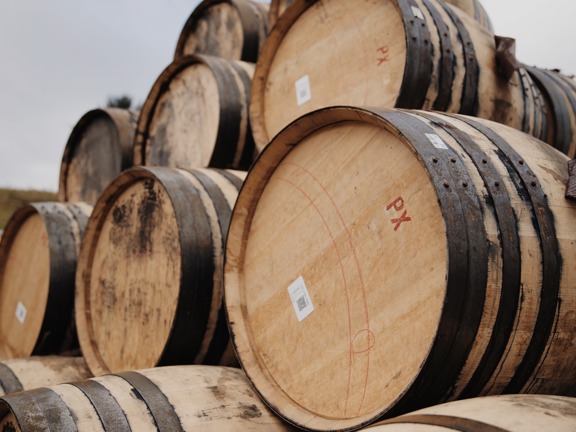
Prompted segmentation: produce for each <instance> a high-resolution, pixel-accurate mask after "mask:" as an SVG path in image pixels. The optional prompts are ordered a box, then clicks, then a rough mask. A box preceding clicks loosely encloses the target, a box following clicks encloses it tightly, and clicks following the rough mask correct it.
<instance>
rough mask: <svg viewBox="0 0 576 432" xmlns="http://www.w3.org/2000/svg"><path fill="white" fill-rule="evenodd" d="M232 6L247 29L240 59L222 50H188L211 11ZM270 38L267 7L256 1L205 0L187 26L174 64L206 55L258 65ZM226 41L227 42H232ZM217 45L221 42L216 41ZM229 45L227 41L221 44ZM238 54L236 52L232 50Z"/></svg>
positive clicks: (193, 12)
mask: <svg viewBox="0 0 576 432" xmlns="http://www.w3.org/2000/svg"><path fill="white" fill-rule="evenodd" d="M221 3H224V4H229V5H230V7H231V8H234V9H235V10H236V13H237V14H238V18H239V19H240V24H241V27H242V29H243V40H242V47H241V49H240V53H239V54H237V55H234V54H232V53H231V52H228V53H224V52H223V51H222V50H220V49H213V50H210V49H208V50H200V51H199V50H194V51H192V50H190V49H188V48H187V46H186V45H187V41H188V39H189V38H190V37H191V36H192V35H193V34H194V27H195V26H196V25H197V24H198V22H199V21H200V20H201V19H202V18H203V17H204V15H205V14H206V13H207V12H208V11H209V10H210V8H211V7H213V6H215V5H218V4H221ZM267 34H268V10H267V5H266V4H263V3H259V2H255V1H252V0H204V1H202V2H201V3H200V4H199V5H198V6H196V8H195V9H194V10H193V11H192V14H191V15H190V17H189V18H188V20H187V21H186V23H185V24H184V27H183V28H182V30H181V32H180V35H179V37H178V41H177V44H176V49H175V53H174V60H177V59H179V58H180V57H182V56H185V55H190V54H206V55H212V56H216V57H222V58H226V59H228V60H242V61H246V62H250V63H256V61H257V60H258V55H259V52H260V49H261V47H262V44H263V43H264V41H265V40H266V36H267ZM230 41H231V40H229V41H226V42H230ZM214 42H219V41H218V40H215V41H214ZM220 42H225V41H220ZM232 51H234V50H232Z"/></svg>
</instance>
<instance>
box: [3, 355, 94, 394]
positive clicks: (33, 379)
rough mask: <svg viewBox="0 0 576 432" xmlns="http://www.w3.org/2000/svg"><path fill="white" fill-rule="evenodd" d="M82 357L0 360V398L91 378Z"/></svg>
mask: <svg viewBox="0 0 576 432" xmlns="http://www.w3.org/2000/svg"><path fill="white" fill-rule="evenodd" d="M91 376H92V374H91V373H90V371H89V370H88V367H87V366H86V362H85V361H84V359H83V358H82V357H68V356H34V357H26V358H19V359H10V360H3V361H0V396H3V395H5V394H8V393H16V392H21V391H25V390H32V389H35V388H38V387H46V386H50V385H55V384H61V383H65V382H70V381H80V380H84V379H87V378H90V377H91Z"/></svg>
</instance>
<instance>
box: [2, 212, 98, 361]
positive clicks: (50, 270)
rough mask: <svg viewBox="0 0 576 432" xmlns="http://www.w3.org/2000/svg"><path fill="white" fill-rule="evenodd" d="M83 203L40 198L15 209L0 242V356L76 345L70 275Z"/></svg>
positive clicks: (44, 352)
mask: <svg viewBox="0 0 576 432" xmlns="http://www.w3.org/2000/svg"><path fill="white" fill-rule="evenodd" d="M91 210H92V208H91V207H90V206H88V205H87V204H83V203H77V204H71V203H57V202H42V203H33V204H29V205H26V206H24V207H21V208H20V209H19V210H17V211H16V212H15V213H14V214H13V216H12V217H11V218H10V220H9V221H8V223H7V224H6V227H5V231H4V235H3V236H2V241H1V242H0V359H6V358H18V357H28V356H31V355H48V354H57V353H61V352H65V351H69V350H73V349H76V348H77V347H78V341H77V339H76V331H75V327H74V316H73V308H74V278H75V274H76V265H77V256H78V253H79V250H80V242H81V239H82V235H83V231H84V227H85V225H86V222H87V220H88V217H89V215H90V212H91Z"/></svg>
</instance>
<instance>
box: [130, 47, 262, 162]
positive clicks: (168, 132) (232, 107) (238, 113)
mask: <svg viewBox="0 0 576 432" xmlns="http://www.w3.org/2000/svg"><path fill="white" fill-rule="evenodd" d="M253 71H254V65H253V64H251V63H245V62H240V61H228V60H224V59H221V58H217V57H212V56H203V55H194V56H185V57H181V58H179V59H178V60H175V61H174V62H173V63H172V64H170V65H169V66H168V67H167V68H166V69H165V70H164V71H163V72H162V74H161V75H160V76H159V77H158V79H157V80H156V82H155V83H154V85H153V87H152V89H151V90H150V93H149V95H148V97H147V98H146V101H145V102H144V105H143V106H142V109H141V114H140V118H139V120H138V127H137V131H136V138H135V142H134V164H135V165H154V166H170V167H178V168H184V169H195V168H205V167H208V166H209V167H214V168H230V169H248V167H249V166H250V164H251V163H252V160H253V159H254V140H253V138H252V132H251V129H250V125H249V121H248V106H249V103H250V87H251V79H252V73H253Z"/></svg>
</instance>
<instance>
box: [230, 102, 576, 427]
mask: <svg viewBox="0 0 576 432" xmlns="http://www.w3.org/2000/svg"><path fill="white" fill-rule="evenodd" d="M339 109H345V108H335V110H339ZM327 110H330V108H329V109H327ZM320 111H322V110H319V111H318V112H317V113H319V112H320ZM368 113H369V114H368V115H371V114H372V113H370V111H368ZM392 114H394V113H392ZM377 115H382V112H379V113H378V114H377ZM386 116H387V117H386V118H388V120H391V119H393V118H394V116H393V115H390V113H388V112H387V113H386ZM401 116H402V114H398V117H401ZM415 116H416V115H415ZM418 116H422V117H425V115H424V114H418ZM438 116H440V117H442V120H437V119H436V120H433V121H432V123H434V122H438V121H439V122H440V123H443V122H446V123H445V124H448V125H450V120H449V119H450V117H448V116H442V115H440V114H438ZM305 117H306V116H305ZM305 117H303V118H302V119H299V120H298V121H296V122H294V123H293V124H292V125H291V126H289V127H288V128H286V129H285V130H284V131H283V132H282V133H281V134H279V135H278V136H277V137H276V138H275V140H274V141H283V138H284V139H285V140H286V141H283V144H286V143H288V142H290V143H291V144H290V147H292V146H294V145H295V143H298V140H299V138H301V137H302V136H304V134H305V132H302V131H299V129H298V123H300V126H302V129H305V128H308V132H310V131H313V130H315V129H316V128H320V127H321V124H322V121H323V120H322V117H321V116H318V118H319V119H320V120H318V119H314V118H312V117H313V116H310V118H308V119H306V118H305ZM453 117H454V119H456V118H458V119H460V117H458V116H453ZM349 118H350V119H356V117H354V116H350V117H349ZM340 120H341V119H340ZM470 120H471V119H470ZM458 121H459V120H458ZM458 121H456V123H457V122H458ZM466 121H468V120H466ZM392 123H394V122H393V121H392ZM479 123H488V124H489V122H482V121H479ZM303 125H305V126H303ZM395 127H397V125H396V126H395ZM475 127H479V128H480V130H482V124H480V125H477V124H475ZM451 128H453V129H457V127H454V126H449V127H448V130H450V129H451ZM506 129H507V128H505V127H502V126H500V127H499V132H501V131H505V130H506ZM401 130H402V134H404V135H406V136H409V134H410V128H408V127H405V128H403V129H401ZM512 132H514V133H517V132H516V131H509V133H510V134H512ZM299 134H301V135H299ZM528 140H530V138H528ZM274 141H273V143H274ZM534 141H536V140H534ZM269 147H273V146H272V145H271V146H269ZM283 151H284V150H282V149H281V145H278V146H277V147H275V148H274V149H268V148H267V149H266V150H265V152H268V153H263V155H261V159H262V158H264V159H265V158H266V155H267V154H272V156H270V158H272V160H274V158H279V159H278V160H281V159H282V158H283V156H280V154H281V153H279V152H283ZM285 151H290V150H285ZM549 153H550V154H553V153H554V151H552V150H550V151H549ZM554 157H556V158H559V157H560V156H559V155H558V154H556V155H554ZM508 163H512V164H513V166H514V167H515V168H513V169H516V170H518V172H520V173H521V174H520V176H521V177H522V178H523V180H522V181H527V182H531V181H532V182H533V183H534V186H533V187H535V188H536V186H538V187H541V186H539V185H537V183H538V181H537V180H536V181H534V179H535V175H534V174H533V173H532V171H530V169H529V168H527V167H525V166H524V165H523V164H524V162H522V160H519V159H518V158H517V157H516V156H513V155H512V156H511V160H510V162H508ZM531 163H535V161H534V160H533V161H531ZM262 164H263V165H264V163H262ZM263 170H264V171H263ZM270 170H272V171H273V170H274V167H273V166H272V167H269V168H268V171H266V168H264V166H263V167H262V169H260V167H259V166H258V163H257V164H256V165H255V166H254V167H253V168H252V170H251V172H252V171H253V172H256V173H257V174H255V175H256V176H262V175H265V176H267V175H270V172H271V171H270ZM541 173H542V172H540V174H541ZM460 174H461V173H460ZM504 174H505V173H504ZM458 177H459V175H456V176H455V178H458ZM486 178H487V179H488V178H490V177H486ZM250 180H251V178H250V174H249V176H248V178H247V180H246V182H245V185H244V188H243V191H244V190H247V191H250V192H246V193H247V194H249V193H252V194H255V195H258V196H259V194H261V193H262V189H263V188H264V187H265V186H264V184H265V181H262V180H260V183H259V184H257V183H253V182H251V181H250ZM255 181H256V182H257V180H255ZM450 184H451V185H452V183H450ZM530 187H532V186H530ZM439 190H440V188H439ZM549 192H550V191H549V190H546V191H545V192H544V193H543V195H542V197H546V196H550V193H549ZM556 192H557V191H556ZM531 193H533V192H531ZM559 196H560V194H558V193H557V194H556V198H558V197H559ZM533 199H534V200H535V201H534V203H533V206H535V207H534V208H539V209H542V207H541V206H540V205H539V204H538V199H542V198H537V194H536V195H534V198H533ZM544 199H546V198H544ZM249 202H250V198H244V197H243V195H242V193H241V194H240V196H239V199H238V201H237V204H236V209H240V211H241V212H242V216H239V214H240V213H239V214H236V212H237V210H235V214H234V215H233V222H232V224H231V227H230V232H229V240H228V242H229V243H228V244H230V243H231V242H232V241H233V242H235V244H236V247H237V245H238V243H237V242H238V241H244V240H239V239H240V238H241V237H244V238H245V237H246V236H248V234H247V233H246V232H244V233H243V234H241V232H242V231H241V228H238V225H242V224H244V223H246V222H245V221H246V219H249V218H250V216H246V213H247V214H248V215H250V214H251V213H252V212H253V211H254V207H252V206H253V205H255V204H254V201H253V203H252V204H249ZM247 209H250V210H247ZM514 211H517V209H516V208H515V209H514ZM540 211H541V210H539V212H540ZM544 213H545V212H544ZM572 213H573V212H572ZM503 214H505V213H503ZM534 214H536V213H534ZM538 217H543V216H541V215H540V216H536V218H538ZM555 217H557V215H556V216H555ZM560 220H563V221H564V223H566V216H565V215H564V216H562V217H560ZM238 221H241V222H238ZM539 224H540V226H541V227H542V230H543V231H542V233H545V234H539V235H542V238H544V239H546V240H545V241H542V244H541V246H540V247H541V248H543V249H544V251H548V252H547V255H545V256H548V258H545V261H546V262H548V264H547V265H548V270H546V269H544V273H545V274H547V276H546V275H544V276H543V277H544V278H547V279H550V281H549V282H548V285H550V284H551V285H550V288H547V290H548V294H543V296H544V297H548V299H549V300H547V305H544V306H542V305H541V306H540V312H539V313H538V317H537V318H536V316H534V321H535V323H540V324H536V325H538V326H543V327H542V330H541V331H540V330H539V331H535V332H534V333H535V334H533V335H532V336H533V338H532V341H531V342H530V346H528V344H526V346H524V347H522V348H523V349H524V348H526V351H530V350H535V352H536V355H537V356H538V357H536V358H534V359H533V361H531V362H530V361H528V362H526V361H523V362H522V365H521V367H520V366H518V364H516V365H514V367H511V365H507V366H506V368H507V369H508V370H509V371H511V372H507V373H510V374H511V376H509V377H508V378H507V379H508V380H509V382H508V385H507V386H503V385H502V384H498V385H497V386H496V387H498V390H499V391H500V392H504V393H506V392H520V391H523V392H536V393H538V392H551V393H554V392H560V393H559V394H566V395H571V394H573V391H574V387H573V383H571V382H570V379H568V380H567V381H565V382H564V383H563V384H561V385H559V386H558V387H555V384H554V383H552V382H553V381H554V379H553V378H550V380H549V381H548V382H547V383H544V382H545V381H547V378H546V377H542V376H540V377H539V376H538V374H539V373H540V371H542V370H543V364H544V363H546V362H548V366H544V369H545V368H546V367H552V369H554V367H555V364H554V361H555V360H553V359H554V358H555V359H556V361H565V362H566V361H567V359H563V360H559V359H561V358H562V351H563V350H565V349H567V347H568V346H569V343H568V345H565V344H566V341H565V340H564V341H559V342H558V343H556V342H554V339H555V338H556V337H557V336H558V339H565V338H566V336H565V335H564V336H562V335H561V334H560V332H558V333H555V332H556V330H558V329H559V328H564V330H563V332H565V330H566V328H567V324H568V326H569V322H567V321H566V320H568V318H567V316H566V315H565V316H564V318H562V324H561V325H560V327H558V323H559V320H561V318H560V316H559V315H558V314H559V312H558V311H557V308H559V306H558V305H559V303H558V301H559V300H558V298H559V296H562V297H563V296H564V295H566V296H567V297H568V295H567V294H560V293H567V292H568V291H567V290H569V284H570V283H573V282H570V279H569V278H570V277H572V278H573V277H574V275H571V276H570V275H568V272H565V276H563V279H562V281H559V280H556V281H554V280H555V278H556V277H555V271H556V270H557V269H558V268H559V267H557V266H558V265H559V262H561V261H562V258H554V256H555V255H556V254H557V253H560V252H559V251H558V247H557V246H554V242H552V244H551V243H550V233H551V232H552V233H553V232H554V229H553V226H554V222H553V221H552V219H551V218H549V219H548V220H547V222H546V219H541V221H540V222H539ZM546 224H552V225H551V228H552V231H550V227H549V228H546ZM563 229H564V230H566V225H563ZM508 232H509V231H508ZM470 233H473V228H472V229H468V235H470ZM564 234H566V233H565V232H564ZM546 244H548V246H545V245H546ZM504 245H506V242H504ZM234 247H235V246H232V247H230V246H228V248H227V255H226V260H227V262H226V270H225V278H226V284H225V294H226V302H227V308H228V318H229V322H230V325H231V332H232V334H233V337H234V341H235V347H236V350H237V353H238V356H239V360H240V362H241V364H242V365H243V367H244V369H245V371H246V373H247V375H248V377H249V379H250V380H251V381H252V382H253V384H254V385H255V387H256V388H257V390H258V391H259V392H260V394H261V396H262V397H263V398H264V399H265V400H266V401H267V403H269V404H270V405H271V406H273V407H274V410H275V411H276V412H277V413H278V414H279V415H280V416H282V417H283V418H285V419H287V420H288V421H290V422H293V423H295V424H297V425H299V426H300V427H305V428H310V430H334V429H333V428H337V429H339V430H340V429H341V428H342V430H348V429H347V428H348V427H350V423H346V422H344V421H342V422H341V423H338V422H333V423H330V422H329V421H327V422H317V421H316V420H317V419H316V418H313V417H314V414H311V413H310V411H306V408H302V411H306V412H305V413H303V412H302V411H298V410H299V408H294V405H297V403H296V402H293V401H291V400H287V399H286V397H287V398H290V396H286V395H284V394H280V395H279V394H277V393H278V389H277V387H276V384H274V382H275V378H274V377H273V376H272V375H270V372H268V371H262V370H261V369H259V368H262V367H263V366H262V365H258V363H259V360H258V359H257V357H258V356H259V354H257V353H254V352H251V350H254V349H255V348H254V347H251V346H250V345H251V342H250V341H248V338H250V336H248V334H250V332H251V330H249V329H248V327H249V324H246V323H245V322H243V321H244V318H243V313H242V312H241V311H240V310H239V309H238V307H240V308H245V307H246V306H239V304H240V302H242V299H241V298H240V297H238V295H239V294H238V289H239V288H238V287H239V284H241V283H242V282H240V276H239V274H238V273H237V268H238V266H241V265H243V264H242V263H243V261H242V260H243V258H242V253H240V254H239V253H238V252H239V250H238V249H236V250H234ZM561 247H562V257H564V258H566V257H569V256H570V254H571V252H569V250H570V249H569V248H570V246H567V245H566V240H564V242H563V243H562V245H561ZM555 248H556V249H555ZM572 249H573V247H572ZM231 252H232V253H231ZM508 256H509V257H513V256H514V255H513V254H512V255H510V253H509V255H508ZM550 260H552V261H550ZM473 262H474V261H473V260H472V263H473ZM545 266H546V265H545ZM562 268H564V269H565V268H566V267H565V266H564V267H562ZM554 269H556V270H554ZM558 272H559V271H558ZM566 275H568V276H566ZM513 277H514V276H513ZM524 277H526V276H523V278H524ZM558 277H559V276H558ZM559 284H560V286H559ZM517 287H518V285H517ZM518 288H519V287H518ZM554 299H556V300H554ZM508 307H510V306H508ZM546 321H547V324H546V323H545V322H546ZM466 324H467V322H466ZM461 325H464V323H461ZM508 326H509V325H508ZM552 334H553V335H554V336H550V335H552ZM542 335H543V336H542ZM537 340H540V342H538V341H537ZM468 343H469V344H470V343H471V341H470V340H469V341H468ZM473 343H474V344H476V342H473ZM509 343H510V342H509ZM546 344H547V345H546ZM454 345H455V346H456V345H458V344H457V343H454ZM536 347H538V348H536ZM455 348H456V349H459V347H457V346H456V347H455ZM471 348H472V347H470V346H468V347H465V350H468V353H469V350H470V349H471ZM502 349H503V347H501V348H500V350H502ZM507 349H508V348H507ZM439 352H440V351H439ZM532 352H534V351H532ZM551 352H554V353H553V354H552V356H551V357H550V358H548V356H549V354H550V353H551ZM463 356H464V357H462V358H461V361H460V363H459V362H458V361H456V362H452V363H450V364H447V365H444V364H443V363H442V362H443V361H445V360H442V359H440V358H439V360H438V361H437V362H436V366H435V367H436V368H440V367H446V368H448V369H450V368H451V367H456V370H454V371H450V372H448V375H450V374H452V378H454V380H455V381H454V382H453V383H451V384H450V385H446V383H445V384H444V385H442V384H441V383H439V382H438V381H434V380H435V378H434V376H433V375H435V373H437V372H439V370H438V369H434V368H432V370H431V372H432V371H433V372H432V373H431V374H430V375H429V376H428V378H425V377H423V376H421V378H424V381H422V382H421V384H422V387H421V388H420V391H421V392H422V393H424V394H420V395H419V394H418V393H419V391H418V390H414V389H410V390H409V391H408V392H407V393H406V394H404V395H403V396H402V397H400V396H399V398H400V400H399V402H398V404H397V405H396V406H395V407H394V408H393V409H392V410H391V411H389V412H387V413H386V417H388V416H390V415H397V414H399V413H402V412H406V411H410V410H412V409H414V405H412V403H413V402H414V401H418V400H419V401H418V402H416V405H415V406H416V407H424V406H428V405H430V404H433V403H438V401H443V400H451V398H454V397H455V395H454V394H453V392H454V390H451V387H452V386H453V385H454V386H455V385H456V377H457V375H458V373H459V372H461V370H462V369H463V368H464V367H465V366H466V367H468V366H467V363H466V364H465V363H464V360H466V353H464V354H463ZM427 363H428V361H427ZM526 363H531V364H529V365H528V366H527V365H526ZM255 364H256V365H255ZM430 364H431V363H430ZM424 367H426V366H424ZM499 367H500V368H502V367H503V366H502V364H500V365H499ZM516 367H518V369H519V371H518V372H514V370H515V368H516ZM494 368H495V365H492V369H494ZM522 368H523V369H524V370H523V371H522ZM566 368H568V369H566ZM569 368H570V367H569V364H567V363H565V364H564V365H563V367H559V368H558V369H557V370H556V371H553V372H552V374H553V375H555V376H556V378H560V379H563V376H562V374H563V373H564V372H566V370H569ZM481 372H482V371H481ZM546 374H547V373H545V372H544V373H543V374H542V375H546ZM423 375H424V374H423ZM438 375H439V376H441V374H440V373H438ZM439 379H440V378H439ZM484 379H485V381H483V384H482V385H480V387H477V388H476V389H473V390H472V389H471V388H470V387H468V384H470V386H471V387H473V386H474V385H476V386H477V384H471V383H464V387H467V388H466V389H464V390H462V388H460V389H459V390H458V391H459V394H458V395H456V396H458V397H472V396H474V395H475V394H479V393H486V392H488V394H490V386H494V383H493V382H492V384H491V383H490V382H489V381H488V382H487V381H486V377H485V378H484ZM440 380H441V379H440ZM492 380H493V378H492ZM415 383H416V384H415V386H417V383H418V380H415ZM439 387H443V390H438V388H439ZM412 390H414V392H412ZM280 391H281V390H280ZM434 392H438V393H437V396H438V400H436V402H435V401H434V400H431V399H428V397H429V395H430V394H431V393H434ZM474 392H476V393H474ZM410 393H412V394H410ZM412 396H413V397H415V399H414V400H413V401H412V402H409V403H407V404H405V405H404V406H402V403H403V401H402V400H401V399H402V398H407V399H410V398H411V397H412ZM405 401H406V399H405ZM289 405H290V406H289ZM300 414H301V415H302V416H301V417H298V416H299V415H300ZM324 420H326V419H324ZM372 420H373V419H369V418H367V417H363V418H362V419H361V421H359V423H357V424H355V425H353V426H352V427H351V429H353V428H354V427H358V426H359V425H361V424H362V423H364V424H365V423H368V422H370V421H372Z"/></svg>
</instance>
